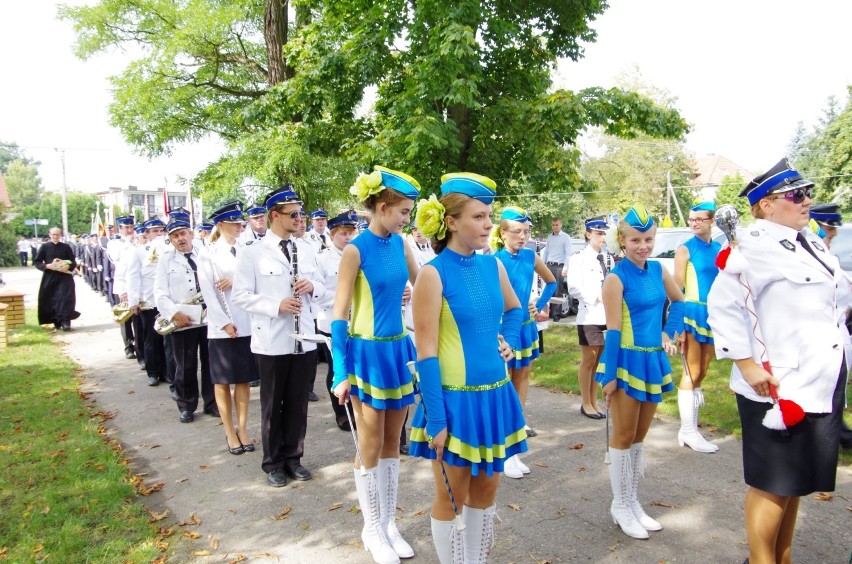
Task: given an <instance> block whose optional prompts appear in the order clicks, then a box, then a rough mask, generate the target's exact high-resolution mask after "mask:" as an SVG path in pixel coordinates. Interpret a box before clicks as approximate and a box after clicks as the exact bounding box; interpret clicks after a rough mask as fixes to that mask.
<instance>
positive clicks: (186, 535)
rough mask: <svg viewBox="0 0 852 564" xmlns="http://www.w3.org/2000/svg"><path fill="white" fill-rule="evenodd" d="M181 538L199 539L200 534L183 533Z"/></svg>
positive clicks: (195, 532)
mask: <svg viewBox="0 0 852 564" xmlns="http://www.w3.org/2000/svg"><path fill="white" fill-rule="evenodd" d="M183 536H185V537H186V538H188V539H197V538H199V537H201V533H199V532H198V531H184V532H183Z"/></svg>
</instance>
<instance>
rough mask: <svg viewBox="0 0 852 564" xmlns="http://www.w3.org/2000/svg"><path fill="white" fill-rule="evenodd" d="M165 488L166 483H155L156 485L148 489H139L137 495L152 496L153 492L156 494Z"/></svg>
mask: <svg viewBox="0 0 852 564" xmlns="http://www.w3.org/2000/svg"><path fill="white" fill-rule="evenodd" d="M165 487H166V483H165V482H157V483H156V484H154V485H153V486H148V487H142V488H140V489H139V495H150V494H152V493H154V492H158V491H160V490H161V489H163V488H165Z"/></svg>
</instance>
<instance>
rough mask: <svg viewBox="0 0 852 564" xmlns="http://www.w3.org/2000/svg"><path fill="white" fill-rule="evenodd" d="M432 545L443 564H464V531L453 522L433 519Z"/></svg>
mask: <svg viewBox="0 0 852 564" xmlns="http://www.w3.org/2000/svg"><path fill="white" fill-rule="evenodd" d="M432 544H434V545H435V552H437V553H438V562H440V563H441V564H464V531H460V530H459V529H458V527H456V522H455V521H454V520H453V521H438V520H437V519H435V518H434V517H432Z"/></svg>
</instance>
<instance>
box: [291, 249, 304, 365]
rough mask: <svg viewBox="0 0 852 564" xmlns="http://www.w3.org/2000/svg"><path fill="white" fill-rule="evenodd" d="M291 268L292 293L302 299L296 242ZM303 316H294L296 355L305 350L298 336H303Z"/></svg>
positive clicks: (295, 314) (296, 314)
mask: <svg viewBox="0 0 852 564" xmlns="http://www.w3.org/2000/svg"><path fill="white" fill-rule="evenodd" d="M290 266H291V269H292V272H293V276H292V277H291V278H290V293H291V294H293V297H294V298H297V299H300V298H301V296H300V295H299V294H298V292H296V282H297V281H298V280H299V251H298V247H297V246H296V242H295V241H293V252H292V253H291V256H290ZM301 317H302V316H301V315H300V314H298V313H294V314H293V328H294V329H295V332H296V335H297V337H296V346H295V349H294V350H293V352H294V353H295V354H302V353H304V352H305V350H304V349H303V348H302V341H301V339H299V337H298V336H300V335H301V330H300V328H299V320H300V318H301Z"/></svg>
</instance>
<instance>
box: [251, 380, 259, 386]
mask: <svg viewBox="0 0 852 564" xmlns="http://www.w3.org/2000/svg"><path fill="white" fill-rule="evenodd" d="M249 386H251V387H252V388H256V387H258V386H260V380H252V381H251V382H249Z"/></svg>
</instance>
